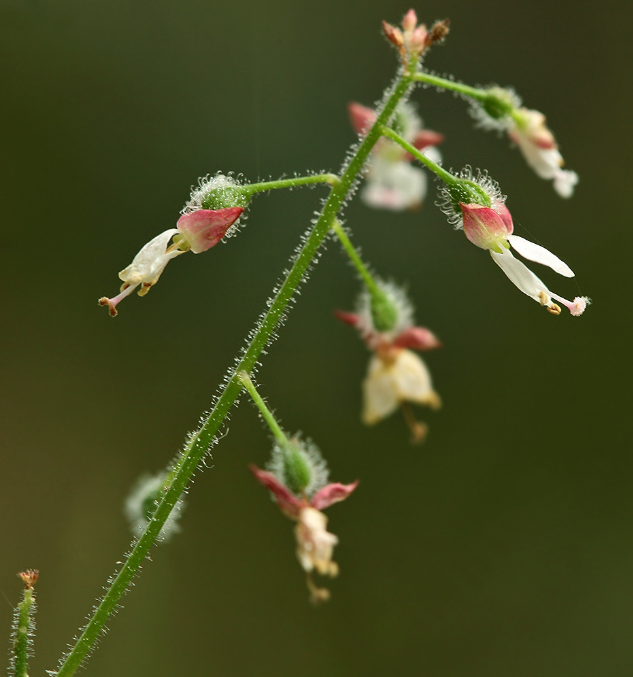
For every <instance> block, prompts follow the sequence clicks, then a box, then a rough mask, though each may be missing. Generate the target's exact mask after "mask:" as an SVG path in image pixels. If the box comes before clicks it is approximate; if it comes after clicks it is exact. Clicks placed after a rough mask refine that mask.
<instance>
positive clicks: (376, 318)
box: [369, 287, 398, 332]
mask: <svg viewBox="0 0 633 677" xmlns="http://www.w3.org/2000/svg"><path fill="white" fill-rule="evenodd" d="M369 294H370V303H371V318H372V322H373V325H374V327H375V328H376V330H377V331H379V332H383V331H391V330H392V329H393V328H394V327H395V326H396V324H397V323H398V307H397V306H396V304H395V303H394V300H393V299H392V298H390V296H389V294H387V293H386V292H385V290H384V289H382V288H380V287H376V288H375V289H371V290H369Z"/></svg>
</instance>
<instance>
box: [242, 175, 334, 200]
mask: <svg viewBox="0 0 633 677" xmlns="http://www.w3.org/2000/svg"><path fill="white" fill-rule="evenodd" d="M338 181H339V177H338V176H336V174H314V175H313V176H298V177H295V178H293V179H279V180H278V181H264V182H262V183H251V184H246V185H245V186H241V188H242V189H243V190H244V192H245V193H247V194H249V195H252V194H253V193H263V192H265V191H267V190H275V189H276V188H294V187H295V186H306V185H309V184H312V183H329V184H330V185H331V186H335V185H336V184H337V183H338Z"/></svg>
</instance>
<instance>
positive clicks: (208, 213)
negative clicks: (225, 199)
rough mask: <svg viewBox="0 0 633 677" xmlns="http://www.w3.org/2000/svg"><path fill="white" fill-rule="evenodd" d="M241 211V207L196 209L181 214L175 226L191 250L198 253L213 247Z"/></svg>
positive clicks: (238, 216)
mask: <svg viewBox="0 0 633 677" xmlns="http://www.w3.org/2000/svg"><path fill="white" fill-rule="evenodd" d="M243 211H244V208H243V207H227V208H226V209H198V210H196V211H195V212H191V213H190V214H183V215H182V216H181V217H180V218H179V219H178V223H177V224H176V227H177V228H178V230H179V231H180V232H181V233H182V235H183V236H184V238H185V240H186V241H187V244H188V245H189V246H190V247H191V251H192V252H193V253H194V254H199V253H200V252H205V251H207V249H211V247H215V245H216V244H217V243H218V242H219V241H220V240H221V239H222V238H223V237H224V236H225V234H226V231H227V230H228V229H229V228H230V227H231V226H232V225H233V224H234V223H235V222H236V221H237V220H238V219H239V218H240V216H241V215H242V212H243Z"/></svg>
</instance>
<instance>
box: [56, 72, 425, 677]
mask: <svg viewBox="0 0 633 677" xmlns="http://www.w3.org/2000/svg"><path fill="white" fill-rule="evenodd" d="M412 83H413V80H412V78H411V76H410V75H408V74H404V75H402V76H401V77H400V78H399V79H398V80H397V81H396V83H395V86H394V87H393V89H392V91H391V93H390V95H389V97H388V99H387V100H386V103H385V105H384V107H383V109H382V110H381V112H380V113H379V115H378V117H377V119H376V122H375V124H374V125H373V127H372V128H371V129H370V130H369V132H368V134H367V136H365V138H364V139H363V141H362V142H361V143H360V145H359V146H358V148H357V149H356V151H355V153H354V155H353V156H352V158H351V160H350V162H349V164H348V165H347V167H346V169H345V171H344V172H343V174H342V176H341V177H340V180H339V181H338V183H336V184H335V185H334V186H333V187H332V190H331V191H330V195H329V197H328V199H327V200H326V202H325V205H324V206H323V209H322V211H321V214H320V216H319V218H318V219H317V221H316V223H315V224H314V226H313V227H312V230H311V231H310V234H309V235H308V237H307V238H306V240H305V242H304V244H303V246H302V247H301V250H300V251H299V254H298V255H297V256H296V258H295V259H294V263H293V265H292V268H291V269H290V271H289V272H288V274H287V275H286V278H285V279H284V282H283V284H282V285H281V287H280V289H279V291H278V292H277V294H276V296H275V298H274V300H273V302H272V303H271V305H270V307H269V309H268V311H267V312H266V314H265V315H264V317H263V318H262V320H261V322H259V323H258V324H257V327H256V330H255V332H254V334H253V338H252V339H251V342H250V344H249V346H248V348H247V349H246V351H245V352H244V354H243V356H242V358H241V360H240V362H239V364H238V365H237V367H236V369H235V371H234V372H233V376H232V378H230V379H229V380H228V382H227V383H226V385H225V386H224V389H223V391H222V392H221V394H220V396H219V397H218V399H217V401H216V403H215V406H214V407H213V410H212V411H211V413H210V414H209V416H208V417H207V418H206V420H205V421H204V423H203V424H202V426H201V428H200V429H199V430H198V431H197V432H196V433H195V434H193V435H192V436H191V437H190V439H189V441H188V443H187V445H186V447H185V449H184V451H183V452H182V454H181V455H180V457H179V458H178V460H177V462H176V464H175V466H174V468H173V470H172V473H171V476H170V479H169V484H168V486H166V487H165V494H164V497H163V499H162V501H161V503H160V505H159V506H158V508H156V512H155V513H154V515H153V516H152V518H151V519H150V521H149V524H148V526H147V528H146V529H145V531H144V532H143V534H142V535H141V537H140V538H139V539H138V541H137V542H136V544H135V545H134V547H133V549H132V552H131V553H130V555H129V556H128V558H127V560H126V561H125V563H124V564H123V566H122V567H121V569H120V571H119V572H118V574H117V575H116V577H115V578H114V580H113V581H112V583H111V584H110V585H109V587H108V589H107V591H106V594H105V596H104V597H103V599H102V600H101V602H100V603H99V605H98V607H97V608H96V609H95V611H94V613H93V615H92V617H91V618H90V620H89V622H88V625H86V627H85V628H84V629H83V631H82V633H81V635H80V637H79V639H78V640H77V641H76V643H75V645H74V646H73V648H72V649H71V651H70V653H69V654H68V655H67V656H66V657H65V659H64V660H63V663H62V664H61V666H60V669H59V671H58V673H57V675H58V677H70V676H71V675H74V674H75V672H76V670H77V668H78V667H79V666H80V665H81V663H82V662H83V660H84V658H85V657H86V655H87V654H88V652H89V651H90V649H91V648H92V646H93V644H94V642H95V641H96V639H97V637H98V636H99V634H100V633H101V631H102V630H103V627H104V625H105V623H106V621H107V620H108V618H109V617H110V615H111V614H112V613H113V611H114V610H115V609H116V607H117V605H118V603H119V600H120V599H121V597H122V596H123V594H124V593H125V591H126V590H127V588H128V586H129V585H130V582H131V581H132V579H133V577H134V575H135V574H136V572H137V571H138V569H139V567H140V566H141V564H142V563H143V560H144V559H145V557H146V556H147V553H148V552H149V549H150V548H151V546H152V545H153V543H154V542H155V541H156V539H157V537H158V535H159V533H160V530H161V528H162V526H163V524H164V523H165V521H166V520H167V518H168V517H169V514H170V513H171V511H172V509H173V507H174V505H175V504H176V502H177V501H178V499H179V498H180V495H181V494H182V492H183V491H184V490H185V488H186V487H187V485H188V483H189V480H190V479H191V477H192V475H193V474H194V472H195V471H196V468H197V467H198V465H199V464H200V462H201V461H202V459H203V458H204V456H205V455H206V453H207V451H208V450H209V448H210V447H211V445H212V444H213V442H214V440H215V435H216V433H217V431H218V429H219V427H220V426H221V425H222V422H223V421H224V419H225V418H226V415H227V414H228V411H229V409H230V408H231V406H232V405H233V403H234V402H235V400H236V399H237V397H238V396H239V394H240V391H241V390H242V383H241V381H240V380H239V379H238V377H237V374H239V373H240V372H242V371H245V372H246V373H247V374H248V373H250V372H251V371H252V370H253V368H254V367H255V365H256V364H257V362H258V361H259V359H260V356H261V354H262V351H263V350H264V348H265V347H266V346H267V344H268V342H269V341H270V340H271V337H272V334H273V331H274V330H275V328H276V327H277V324H278V323H279V321H280V319H281V318H282V317H283V315H284V313H285V311H286V308H287V306H288V303H289V301H290V299H291V297H292V296H293V294H294V292H295V290H296V289H297V287H298V286H299V283H300V282H301V281H302V280H303V277H304V275H305V273H306V271H307V270H308V268H309V267H310V264H311V263H312V260H313V259H314V256H315V254H316V252H317V250H318V249H319V247H320V246H321V244H322V243H323V241H324V240H325V238H326V237H327V235H328V233H329V231H330V228H331V227H332V222H333V221H334V219H335V218H336V214H337V213H338V211H339V209H340V208H341V206H342V204H343V201H344V200H345V198H346V197H347V194H348V193H349V191H350V189H351V187H352V184H353V183H354V181H355V179H356V177H357V176H358V174H359V173H360V171H361V170H362V168H363V165H364V164H365V161H366V160H367V157H368V155H369V153H370V151H371V149H372V148H373V147H374V145H375V144H376V142H377V141H378V140H379V139H380V137H381V129H382V126H383V125H384V124H386V123H387V122H389V120H390V119H391V116H392V115H393V113H394V111H395V108H396V106H397V105H398V102H399V101H400V99H402V98H403V97H404V96H405V94H406V93H407V91H408V89H409V88H410V87H411V85H412Z"/></svg>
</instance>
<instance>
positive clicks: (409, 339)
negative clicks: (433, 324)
mask: <svg viewBox="0 0 633 677" xmlns="http://www.w3.org/2000/svg"><path fill="white" fill-rule="evenodd" d="M393 346H394V347H396V348H411V349H412V350H432V349H433V348H441V347H442V344H441V343H440V342H439V341H438V339H437V337H436V336H435V334H434V333H433V332H431V331H429V330H428V329H425V328H424V327H409V328H408V329H405V330H404V331H403V332H402V333H401V334H400V336H398V337H397V338H396V340H395V341H394V342H393Z"/></svg>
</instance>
